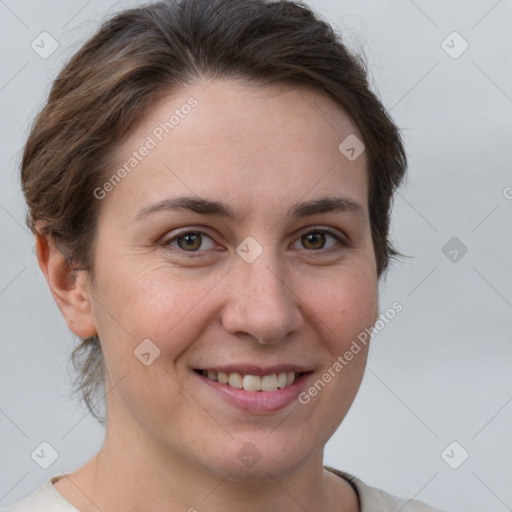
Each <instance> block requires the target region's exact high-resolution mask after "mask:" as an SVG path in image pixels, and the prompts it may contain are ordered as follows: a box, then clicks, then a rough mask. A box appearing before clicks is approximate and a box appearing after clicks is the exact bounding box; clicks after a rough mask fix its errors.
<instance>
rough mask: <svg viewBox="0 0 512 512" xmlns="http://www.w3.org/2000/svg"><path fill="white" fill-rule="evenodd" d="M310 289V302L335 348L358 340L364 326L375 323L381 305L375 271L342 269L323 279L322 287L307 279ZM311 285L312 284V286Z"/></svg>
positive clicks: (305, 284) (305, 287)
mask: <svg viewBox="0 0 512 512" xmlns="http://www.w3.org/2000/svg"><path fill="white" fill-rule="evenodd" d="M303 283H304V284H303V286H304V289H305V290H309V292H308V294H306V295H304V294H303V296H304V297H308V299H307V304H308V307H309V309H310V310H312V311H313V313H314V315H315V316H317V317H318V320H319V321H320V323H321V324H322V325H323V326H324V328H325V331H326V333H327V334H326V339H327V340H328V343H329V345H330V347H331V348H332V349H333V350H336V351H339V350H343V349H344V346H345V345H346V344H347V343H348V344H350V343H351V341H352V340H354V339H356V338H357V336H358V334H359V333H360V332H362V331H364V329H366V328H368V327H370V326H372V325H373V323H374V320H375V314H376V311H377V308H378V287H377V280H376V277H375V276H374V275H373V274H372V273H371V272H365V271H352V272H339V273H338V274H337V275H333V276H332V278H331V279H323V280H322V283H321V286H318V284H317V285H316V286H314V285H313V283H308V281H307V280H304V281H303ZM308 285H309V286H308Z"/></svg>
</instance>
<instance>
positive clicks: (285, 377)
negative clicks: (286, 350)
mask: <svg viewBox="0 0 512 512" xmlns="http://www.w3.org/2000/svg"><path fill="white" fill-rule="evenodd" d="M202 374H203V375H204V376H205V377H208V378H209V379H210V380H213V381H218V382H219V383H220V384H229V385H230V386H231V387H233V388H237V389H245V390H246V391H276V390H277V389H282V388H284V387H286V386H290V385H291V384H293V383H294V382H295V378H296V376H297V374H296V373H295V372H280V373H273V374H272V375H264V376H263V377H260V376H259V375H242V374H241V373H238V372H234V373H224V372H212V371H211V370H208V371H206V370H202Z"/></svg>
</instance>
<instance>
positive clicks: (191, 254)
mask: <svg viewBox="0 0 512 512" xmlns="http://www.w3.org/2000/svg"><path fill="white" fill-rule="evenodd" d="M312 233H322V234H324V235H329V236H331V237H333V238H334V239H335V240H336V242H338V244H339V245H340V246H341V247H345V246H347V245H348V244H347V242H346V241H345V240H344V239H343V238H342V237H341V236H340V235H338V234H337V233H336V232H334V231H331V230H329V229H324V228H315V229H311V230H309V231H305V232H304V233H302V234H301V235H300V236H299V237H298V239H297V241H299V240H300V239H301V238H302V237H303V236H306V235H310V234H312ZM191 234H193V235H201V236H206V237H208V238H210V239H212V237H211V236H209V235H208V234H207V233H205V232H204V231H200V230H188V231H181V232H179V233H176V234H175V235H174V236H173V237H171V238H168V239H166V240H164V241H163V242H162V246H163V247H164V248H165V249H167V250H171V251H173V252H179V253H182V254H187V256H188V257H192V258H195V257H199V256H200V255H201V253H204V252H207V251H208V249H207V250H204V251H201V250H197V251H185V250H183V249H180V248H179V247H172V246H171V244H172V243H173V242H175V241H176V240H177V239H178V238H182V237H184V236H186V235H191ZM339 249H340V247H336V246H333V247H329V248H327V249H304V250H305V251H306V252H308V253H330V252H332V251H335V250H339Z"/></svg>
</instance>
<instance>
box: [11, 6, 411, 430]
mask: <svg viewBox="0 0 512 512" xmlns="http://www.w3.org/2000/svg"><path fill="white" fill-rule="evenodd" d="M203 77H207V78H212V79H215V78H235V79H240V80H242V81H246V82H247V83H251V84H262V85H265V84H272V83H277V82H285V83H288V84H290V85H293V86H294V87H309V88H313V89H315V90H317V91H322V92H323V93H325V94H327V95H328V96H329V97H330V98H331V99H333V100H334V101H335V102H336V103H337V104H338V105H340V106H341V107H342V108H343V109H344V111H345V112H346V113H347V114H348V115H349V116H350V117H351V118H352V119H353V121H354V122H355V124H356V125H357V127H358V129H359V131H360V133H361V135H362V137H363V142H364V144H365V146H366V155H367V159H368V160H367V161H368V183H369V193H368V204H369V214H370V227H371V234H372V241H373V245H374V251H375V257H376V266H377V273H378V276H379V277H380V276H381V275H382V273H383V272H384V271H385V270H386V268H387V267H388V263H389V259H390V258H391V257H393V256H396V255H397V254H398V253H397V252H396V251H395V250H394V248H393V246H392V244H391V243H390V240H389V220H390V211H391V204H392V197H393V193H394V191H395V190H396V188H397V187H398V186H399V184H400V182H401V180H402V179H403V176H404V174H405V170H406V164H407V162H406V155H405V151H404V148H403V144H402V141H401V137H400V134H399V131H398V129H397V127H396V126H395V124H394V123H393V121H392V119H391V118H390V117H389V115H388V114H387V112H386V110H385V108H384V106H383V105H382V104H381V102H380V101H379V99H378V98H377V96H376V95H375V94H374V93H373V92H372V91H371V90H370V87H369V84H368V80H367V70H366V64H365V63H364V61H363V60H362V59H361V58H360V57H357V56H355V55H353V54H352V53H351V52H349V51H348V50H347V48H346V47H345V45H344V44H343V42H342V40H341V37H340V35H339V34H337V33H336V32H335V31H334V30H333V28H332V27H331V26H330V25H329V24H327V23H326V22H325V21H322V20H321V19H320V18H319V17H318V16H317V15H315V14H314V13H313V12H312V10H311V9H310V8H309V7H308V6H307V5H306V4H304V3H302V2H294V1H288V0H280V1H271V0H182V1H178V0H168V1H162V2H158V3H154V4H149V5H143V6H140V7H138V8H135V9H130V10H126V11H123V12H121V13H119V14H117V15H116V16H114V17H113V18H112V19H110V20H107V21H106V22H105V23H104V24H103V25H102V26H101V27H100V28H99V30H98V32H97V33H96V34H95V35H94V36H93V37H92V38H91V39H90V40H89V41H88V42H86V44H85V45H84V46H83V47H82V48H81V49H80V50H79V51H78V52H77V53H76V54H75V55H74V56H73V57H72V58H71V60H70V61H69V63H68V64H67V65H66V66H65V67H64V69H63V70H62V71H61V73H60V74H59V76H58V77H57V79H56V80H55V82H54V83H53V87H52V89H51V91H50V94H49V98H48V101H47V103H46V105H45V106H44V108H43V109H42V111H41V112H40V114H39V115H38V116H37V118H36V119H35V122H34V124H33V127H32V130H31V133H30V135H29V137H28V140H27V143H26V146H25V150H24V154H23V159H22V165H21V180H22V187H23V192H24V194H25V197H26V201H27V204H28V208H29V212H28V215H27V223H28V225H29V227H30V228H31V229H32V231H33V232H34V233H35V232H36V231H37V229H38V228H36V222H38V223H39V224H38V226H39V225H41V226H42V229H40V232H41V233H43V234H45V235H47V236H50V237H51V238H52V239H53V240H54V241H55V242H56V243H57V245H58V246H59V248H60V249H61V250H62V252H63V253H64V254H65V255H67V257H68V258H69V262H70V264H73V265H75V266H76V267H77V268H78V267H81V268H82V269H83V270H87V271H89V272H90V273H91V275H92V273H93V268H92V257H91V252H92V250H93V242H94V238H95V227H96V221H97V214H98V199H97V198H96V197H95V196H94V194H93V190H94V189H95V188H96V187H98V186H100V185H101V183H102V182H104V179H105V176H107V174H108V173H109V167H111V165H110V163H111V162H110V160H109V159H110V157H111V155H112V154H113V151H114V150H115V148H116V147H117V146H118V145H119V144H120V143H121V142H122V140H123V138H124V137H126V135H127V133H128V131H129V130H130V129H132V128H133V127H134V126H135V125H136V124H137V122H138V120H139V119H140V118H141V116H142V115H143V114H144V113H145V112H147V110H148V109H149V108H151V106H152V105H154V104H155V103H156V101H158V100H159V99H160V98H162V97H164V96H167V95H169V94H171V93H172V91H173V90H176V89H179V88H180V87H184V86H186V85H189V84H192V83H193V82H194V81H197V80H198V79H199V78H203ZM340 142H341V141H340ZM72 361H73V364H74V366H75V368H76V369H77V370H78V371H79V375H78V378H77V380H76V381H75V384H76V390H75V391H81V392H82V398H83V399H84V401H85V403H86V405H87V407H88V409H89V410H90V411H91V412H92V414H93V415H94V416H95V417H96V418H97V419H98V420H99V421H100V422H103V421H104V420H103V419H102V418H100V415H99V414H98V410H97V409H96V408H95V404H94V403H93V397H94V396H95V394H96V392H97V391H98V390H99V389H101V387H102V386H104V367H103V356H102V352H101V347H100V342H99V340H98V338H97V337H93V338H85V339H82V341H81V344H80V345H79V346H77V347H76V348H75V350H74V351H73V354H72Z"/></svg>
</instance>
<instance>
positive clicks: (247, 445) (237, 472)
mask: <svg viewBox="0 0 512 512" xmlns="http://www.w3.org/2000/svg"><path fill="white" fill-rule="evenodd" d="M310 442H311V441H309V443H310ZM217 448H218V450H215V453H211V454H210V457H209V460H208V461H207V462H206V461H205V462H204V465H205V466H207V467H208V468H209V469H210V470H211V471H212V472H214V473H218V474H222V475H223V476H225V475H229V479H230V480H237V481H243V480H245V481H250V480H261V479H268V478H272V477H273V478H280V477H282V476H284V475H287V474H290V473H293V472H294V471H295V470H297V469H298V468H299V467H300V466H302V465H303V464H304V463H305V462H306V461H307V460H308V459H309V458H310V457H311V455H312V452H316V450H315V449H314V448H313V447H311V446H308V443H305V442H302V441H301V440H300V439H299V438H296V439H295V440H293V439H290V438H289V436H288V438H287V439H286V434H284V435H282V436H275V437H274V438H273V439H270V438H269V437H268V433H260V434H256V435H252V436H249V435H247V436H242V435H240V436H236V437H234V438H233V439H232V442H231V443H230V446H225V447H224V449H222V447H219V446H217ZM202 458H203V460H204V453H203V454H202Z"/></svg>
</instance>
